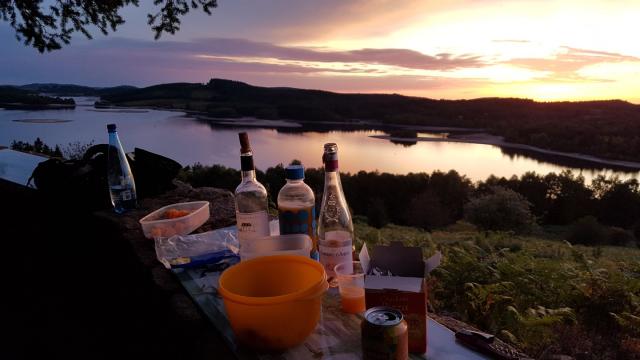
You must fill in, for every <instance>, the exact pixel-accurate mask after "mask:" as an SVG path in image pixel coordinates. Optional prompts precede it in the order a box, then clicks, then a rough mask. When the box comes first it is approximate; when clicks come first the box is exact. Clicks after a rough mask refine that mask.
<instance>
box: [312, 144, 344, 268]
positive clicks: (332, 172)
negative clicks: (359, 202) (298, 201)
mask: <svg viewBox="0 0 640 360" xmlns="http://www.w3.org/2000/svg"><path fill="white" fill-rule="evenodd" d="M322 162H323V163H324V192H323V194H322V206H321V207H320V218H319V219H318V250H319V252H320V263H322V265H323V266H324V268H325V271H326V272H327V276H328V277H329V278H330V279H331V278H334V277H335V272H334V270H333V269H334V268H335V266H336V265H338V264H342V263H348V264H350V265H347V266H352V261H353V257H352V245H353V221H352V220H351V214H350V213H349V206H348V205H347V200H346V199H345V197H344V193H343V191H342V184H341V183H340V173H339V172H338V145H336V144H334V143H329V144H325V145H324V154H323V156H322Z"/></svg>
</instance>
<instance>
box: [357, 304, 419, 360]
mask: <svg viewBox="0 0 640 360" xmlns="http://www.w3.org/2000/svg"><path fill="white" fill-rule="evenodd" d="M407 330H408V327H407V322H406V321H404V318H403V316H402V313H401V312H400V311H399V310H396V309H393V308H390V307H383V306H378V307H373V308H371V309H369V310H367V311H366V312H365V313H364V319H363V320H362V358H363V359H365V360H378V359H380V360H382V359H384V360H390V359H394V360H395V359H397V360H406V359H408V358H409V335H408V332H407Z"/></svg>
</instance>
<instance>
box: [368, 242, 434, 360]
mask: <svg viewBox="0 0 640 360" xmlns="http://www.w3.org/2000/svg"><path fill="white" fill-rule="evenodd" d="M441 257H442V255H441V254H440V253H437V254H436V255H434V257H432V258H431V259H429V260H428V261H426V262H425V261H424V259H423V257H422V249H421V248H419V247H405V246H404V245H403V244H402V243H400V242H393V243H391V244H390V245H389V246H376V247H374V248H373V253H372V254H371V257H370V258H369V255H368V252H367V249H366V247H365V248H363V251H362V252H361V253H360V261H361V262H362V265H363V267H365V268H366V271H367V275H366V277H365V282H364V287H365V302H366V304H367V308H372V307H376V306H388V307H392V308H395V309H398V310H400V311H401V312H402V314H403V315H404V319H405V321H406V322H407V324H408V326H409V351H410V352H412V353H420V354H424V353H425V352H426V351H427V286H426V282H425V278H424V277H425V275H426V274H428V272H429V271H431V270H432V269H433V268H434V267H436V266H437V265H438V264H439V261H440V258H441Z"/></svg>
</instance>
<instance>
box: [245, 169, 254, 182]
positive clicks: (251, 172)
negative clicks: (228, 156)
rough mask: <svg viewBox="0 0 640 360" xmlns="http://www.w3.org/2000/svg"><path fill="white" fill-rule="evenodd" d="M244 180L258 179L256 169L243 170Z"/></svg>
mask: <svg viewBox="0 0 640 360" xmlns="http://www.w3.org/2000/svg"><path fill="white" fill-rule="evenodd" d="M241 174H242V181H243V182H244V181H253V180H255V179H256V171H255V170H246V171H245V170H242V171H241Z"/></svg>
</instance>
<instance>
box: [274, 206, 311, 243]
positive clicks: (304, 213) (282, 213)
mask: <svg viewBox="0 0 640 360" xmlns="http://www.w3.org/2000/svg"><path fill="white" fill-rule="evenodd" d="M278 219H279V220H280V234H281V235H286V234H306V235H309V237H310V238H311V239H313V241H314V243H315V238H316V208H315V206H311V207H307V208H298V209H295V208H286V207H279V208H278Z"/></svg>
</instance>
